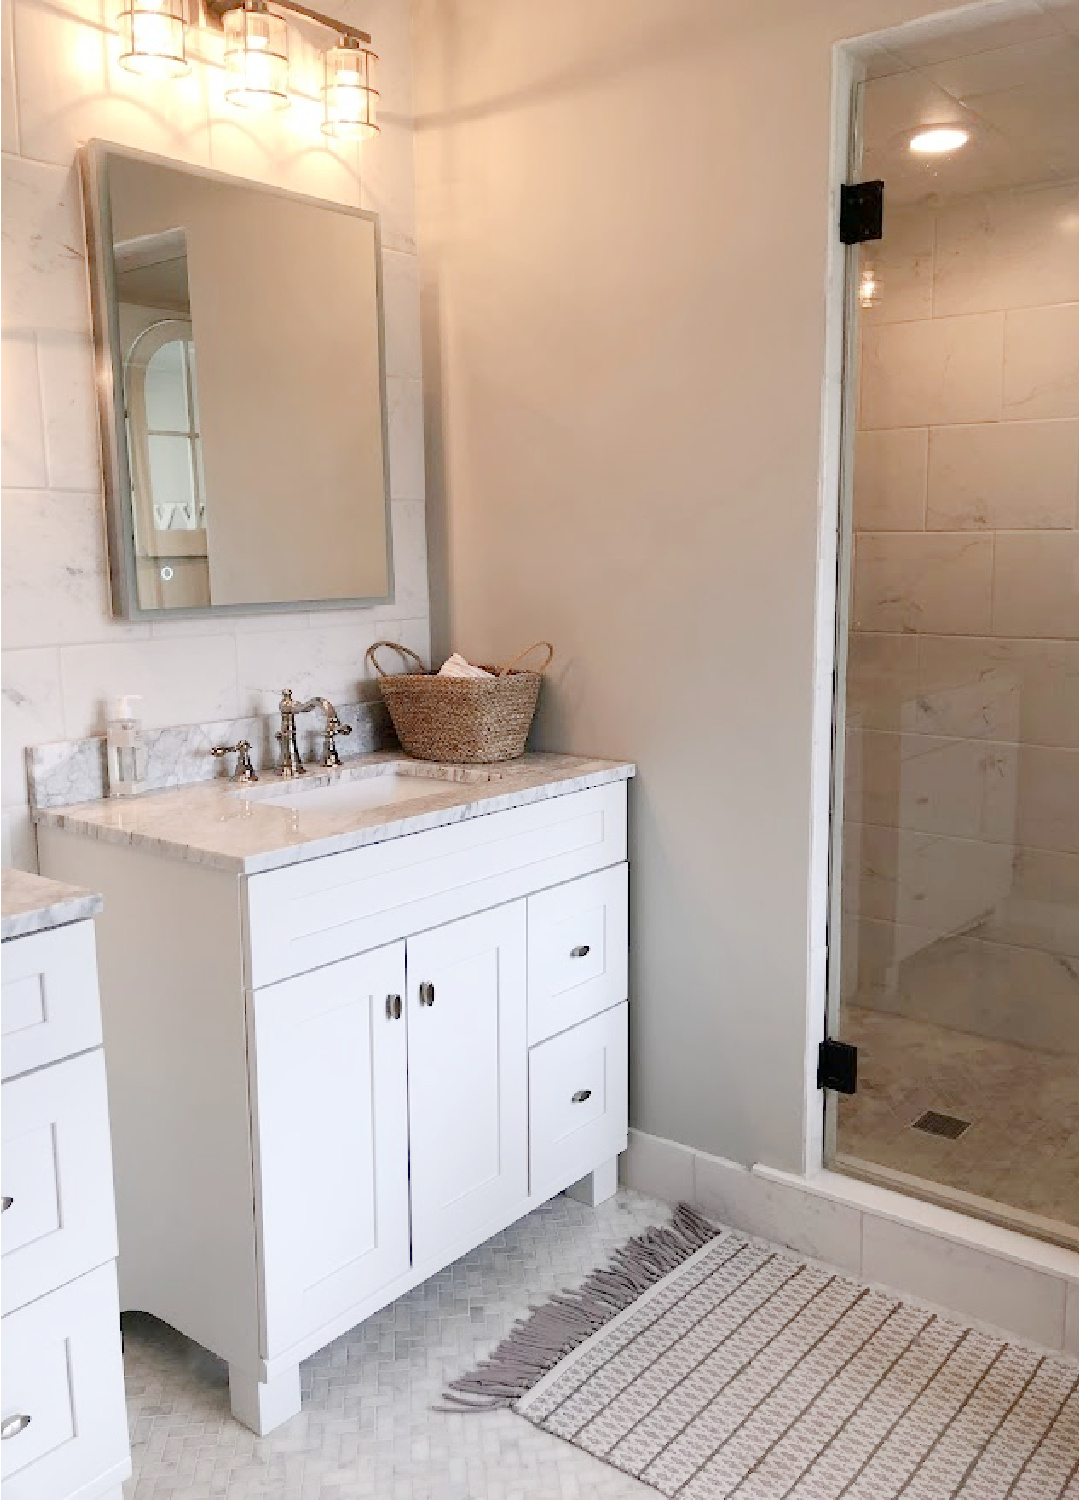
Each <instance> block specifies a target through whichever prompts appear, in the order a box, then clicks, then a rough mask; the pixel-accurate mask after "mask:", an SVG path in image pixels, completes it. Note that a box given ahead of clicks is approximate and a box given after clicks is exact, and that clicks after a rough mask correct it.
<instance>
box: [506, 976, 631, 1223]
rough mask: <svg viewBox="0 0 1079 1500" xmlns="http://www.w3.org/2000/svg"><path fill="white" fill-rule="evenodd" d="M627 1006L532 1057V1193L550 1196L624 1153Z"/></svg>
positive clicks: (595, 1018)
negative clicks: (598, 1164)
mask: <svg viewBox="0 0 1079 1500" xmlns="http://www.w3.org/2000/svg"><path fill="white" fill-rule="evenodd" d="M628 1056H629V1006H628V1005H627V1004H624V1003H623V1004H622V1005H616V1006H615V1007H614V1009H613V1010H608V1011H605V1012H604V1013H603V1014H602V1015H600V1016H593V1018H592V1019H591V1020H590V1021H584V1022H582V1024H581V1025H580V1026H574V1027H573V1029H572V1030H571V1031H564V1032H562V1034H561V1035H560V1036H556V1037H552V1038H551V1040H550V1041H547V1042H541V1043H540V1045H539V1046H538V1047H533V1048H531V1050H530V1051H529V1054H528V1115H529V1168H530V1171H529V1176H530V1183H529V1191H530V1192H531V1194H532V1196H533V1197H534V1198H549V1197H551V1196H552V1194H554V1193H558V1192H561V1190H562V1189H563V1188H565V1187H568V1186H569V1185H570V1183H573V1182H577V1181H578V1180H579V1179H580V1178H582V1177H584V1176H585V1174H586V1173H588V1172H590V1171H591V1170H592V1169H593V1167H595V1166H596V1164H597V1163H598V1162H601V1161H606V1160H607V1159H609V1158H610V1157H612V1156H617V1155H618V1153H619V1152H620V1151H624V1150H625V1149H626V1141H627V1129H628V1124H629V1115H628V1078H627V1064H628Z"/></svg>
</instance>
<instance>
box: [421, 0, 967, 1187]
mask: <svg viewBox="0 0 1079 1500" xmlns="http://www.w3.org/2000/svg"><path fill="white" fill-rule="evenodd" d="M943 8H944V7H943V6H940V5H933V4H931V3H927V0H815V3H813V4H806V3H805V0H753V3H750V0H739V3H735V0H592V3H589V4H588V5H581V4H580V3H579V0H553V3H552V4H550V5H547V6H544V7H543V8H542V10H539V11H538V10H537V9H536V7H535V6H534V5H532V4H526V3H523V0H417V3H416V4H414V17H413V46H414V73H415V107H416V149H417V183H418V201H419V222H420V250H421V267H422V274H423V306H424V357H425V390H426V400H427V409H426V428H427V445H428V503H429V528H430V547H429V550H430V563H431V568H432V575H433V576H432V603H433V610H434V630H435V638H436V642H437V645H438V647H440V648H446V647H448V646H450V645H453V646H454V647H457V648H459V649H460V650H462V651H464V652H466V653H471V654H473V655H474V656H478V657H479V658H480V659H483V660H492V659H495V658H497V657H498V656H499V655H500V654H502V653H508V652H510V651H511V650H513V649H515V648H516V647H517V646H519V645H523V644H525V643H526V642H527V641H529V640H532V639H535V638H536V637H540V636H542V637H548V638H549V639H551V640H552V641H553V642H554V643H555V646H556V649H557V653H558V654H557V658H556V662H555V666H554V668H553V669H552V673H551V678H550V681H549V684H548V687H547V689H546V693H545V700H544V705H543V708H542V712H541V718H540V722H539V731H538V737H539V740H540V742H541V743H542V744H543V745H545V746H549V747H557V748H562V749H572V750H581V751H593V752H596V753H599V754H605V755H625V756H632V757H633V758H634V759H635V760H637V762H638V764H639V767H640V777H639V780H638V782H637V784H636V787H635V790H634V795H633V860H634V864H633V947H634V966H633V975H632V996H633V1001H634V1004H633V1008H632V1014H633V1035H632V1050H633V1062H632V1096H631V1098H632V1103H631V1110H632V1118H633V1123H634V1124H635V1125H637V1126H638V1127H640V1128H641V1129H642V1130H645V1131H647V1132H650V1133H654V1134H657V1135H661V1136H666V1137H671V1138H674V1139H676V1140H680V1141H683V1142H687V1143H690V1144H692V1145H694V1146H697V1147H700V1148H703V1149H705V1150H708V1151H715V1152H719V1153H722V1154H724V1155H726V1156H729V1157H734V1158H738V1159H740V1160H742V1161H746V1162H749V1161H755V1160H763V1161H767V1162H770V1163H774V1164H776V1165H780V1166H785V1167H789V1168H794V1169H798V1168H800V1167H801V1166H802V1163H803V1156H804V1142H805V1138H806V1132H807V1130H809V1131H810V1133H811V1134H812V1131H813V1129H814V1128H815V1122H816V1121H817V1119H818V1118H819V1095H817V1094H816V1093H815V1092H813V1091H810V1090H808V1089H807V1088H806V1087H805V1077H806V1058H807V1050H808V1047H809V1045H810V1042H811V1038H810V1036H809V1032H808V1031H807V1014H808V1013H809V1008H808V1006H807V990H808V986H809V983H810V980H809V972H810V958H811V950H812V952H813V955H814V957H815V959H816V960H817V962H816V965H815V973H816V975H817V989H818V992H819V990H820V972H821V964H820V961H819V960H820V959H821V957H822V954H823V948H822V941H823V934H822V931H821V929H820V927H819V926H818V927H817V929H816V930H811V925H810V916H809V912H810V887H811V869H812V870H814V871H815V872H816V882H817V897H818V923H819V911H820V906H819V897H820V884H821V881H820V876H821V872H822V869H823V865H822V861H821V858H820V808H821V793H822V791H826V784H824V783H822V780H821V775H820V769H821V766H822V765H823V764H824V755H825V752H826V737H825V738H824V739H823V740H822V739H821V737H820V723H821V721H820V718H819V715H818V718H817V721H816V722H817V733H818V748H819V750H820V752H821V753H820V754H818V756H817V757H816V760H814V755H813V731H814V687H815V674H816V673H817V670H818V669H817V663H818V650H817V647H816V645H815V590H816V587H817V566H818V549H821V550H822V552H823V554H824V556H825V557H826V558H827V556H828V554H829V551H830V550H831V547H832V539H833V537H834V524H835V523H834V518H833V512H832V507H833V504H834V495H833V494H831V493H829V494H825V495H824V501H823V503H824V512H823V520H822V512H821V504H822V501H821V498H820V495H819V493H818V490H819V482H818V476H819V473H820V471H821V464H822V443H821V412H822V383H823V377H824V371H825V355H826V343H825V329H826V318H825V309H826V283H827V278H828V256H829V246H830V240H831V235H832V227H831V223H830V219H831V208H830V201H829V153H830V145H831V120H832V62H833V56H832V48H833V44H834V43H835V42H836V41H838V40H839V39H841V38H843V37H848V36H855V35H859V34H863V33H866V32H868V31H870V30H872V29H874V28H880V27H885V26H891V25H895V24H898V23H901V22H903V21H906V20H909V19H911V18H914V17H916V16H918V15H923V14H927V13H930V12H933V11H937V10H942V9H943ZM829 644H830V643H829V630H828V628H827V624H826V625H825V629H824V631H823V632H822V635H821V653H820V656H821V659H826V658H827V656H828V650H829ZM436 654H437V652H436ZM817 702H818V708H819V702H820V699H819V698H818V700H817ZM814 775H816V778H817V779H816V783H815V785H816V796H815V797H814V794H813V787H814V781H813V777H814ZM814 807H816V812H817V823H816V825H815V826H814V823H813V813H814ZM815 841H816V842H815Z"/></svg>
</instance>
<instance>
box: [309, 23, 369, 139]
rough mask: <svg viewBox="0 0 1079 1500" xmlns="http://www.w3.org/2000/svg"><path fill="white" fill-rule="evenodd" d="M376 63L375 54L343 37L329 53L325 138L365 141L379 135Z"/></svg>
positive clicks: (323, 94)
mask: <svg viewBox="0 0 1079 1500" xmlns="http://www.w3.org/2000/svg"><path fill="white" fill-rule="evenodd" d="M377 61H378V59H377V58H376V56H375V54H374V53H373V52H370V51H368V49H367V48H366V47H363V46H361V45H360V43H359V41H357V39H356V38H355V37H351V36H342V38H341V40H340V42H339V43H338V45H337V46H336V47H331V48H330V50H329V51H328V52H327V53H326V84H325V87H324V88H323V91H322V96H323V100H324V102H325V107H326V118H325V119H324V120H323V122H322V129H323V131H324V132H325V133H326V135H335V136H341V137H342V138H344V139H345V140H361V141H362V140H367V139H368V138H369V137H371V136H373V135H377V134H378V125H377V124H376V123H375V105H376V100H377V99H378V90H377V89H376V88H375V87H374V65H375V63H376V62H377Z"/></svg>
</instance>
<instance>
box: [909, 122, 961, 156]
mask: <svg viewBox="0 0 1079 1500" xmlns="http://www.w3.org/2000/svg"><path fill="white" fill-rule="evenodd" d="M969 140H970V131H969V130H965V129H964V128H963V126H962V125H928V126H926V127H925V128H924V129H921V130H916V131H915V133H914V134H913V135H912V136H911V138H910V149H911V150H912V151H913V152H914V154H915V156H947V155H948V153H949V152H950V151H958V150H959V148H960V147H961V146H965V145H966V144H967V142H968V141H969Z"/></svg>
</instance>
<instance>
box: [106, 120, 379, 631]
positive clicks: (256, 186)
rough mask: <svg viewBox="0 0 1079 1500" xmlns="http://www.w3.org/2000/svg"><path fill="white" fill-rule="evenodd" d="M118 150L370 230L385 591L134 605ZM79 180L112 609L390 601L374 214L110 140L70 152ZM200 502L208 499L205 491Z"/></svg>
mask: <svg viewBox="0 0 1079 1500" xmlns="http://www.w3.org/2000/svg"><path fill="white" fill-rule="evenodd" d="M113 156H122V157H125V158H127V159H128V160H131V161H140V162H145V163H147V165H149V166H155V167H168V168H170V169H171V170H172V171H176V172H185V173H187V174H188V175H189V176H192V177H203V178H209V179H211V180H213V181H215V182H222V183H232V184H234V185H235V186H237V187H242V188H244V189H245V190H247V191H249V192H256V193H265V194H269V195H270V196H272V197H275V198H288V199H291V200H293V201H295V202H300V203H308V204H311V205H312V206H313V207H317V208H323V209H327V210H329V211H330V212H332V213H340V214H349V215H351V216H352V217H353V218H357V219H368V220H369V221H370V222H371V223H372V225H373V228H374V236H375V302H376V320H377V324H378V385H379V401H380V404H381V426H382V493H383V505H384V517H385V519H384V525H385V535H386V576H387V583H388V591H387V592H386V593H385V594H378V595H374V596H373V597H371V598H345V599H291V600H281V601H278V602H267V603H262V604H209V605H197V606H192V607H185V608H177V609H145V608H143V607H142V606H141V605H140V604H139V595H138V580H137V574H136V565H137V555H136V546H135V516H134V499H133V492H132V484H131V462H130V453H129V450H128V441H127V422H126V419H125V412H124V373H123V345H122V342H121V339H120V322H119V309H118V305H117V300H116V277H115V267H114V265H113V257H112V243H113V238H112V201H111V198H110V193H109V158H110V157H113ZM78 161H79V177H80V181H81V185H82V200H83V213H84V218H85V221H86V241H87V244H86V249H87V265H88V269H89V275H90V311H91V323H92V328H93V345H94V373H95V383H96V386H97V408H98V425H99V428H100V434H101V467H102V472H103V477H104V482H105V529H106V534H107V538H108V559H107V561H108V571H109V595H110V601H111V605H112V613H113V615H114V616H115V617H117V618H119V619H124V620H148V621H161V620H171V619H177V620H180V619H190V618H192V617H194V618H212V617H214V616H224V615H251V614H278V613H284V612H287V611H293V612H294V611H300V610H307V611H310V610H322V609H348V608H351V607H363V606H368V605H375V604H392V602H393V598H394V570H393V529H392V525H391V519H392V512H391V506H390V445H389V410H388V406H387V401H386V327H385V315H384V301H383V278H382V232H381V225H380V222H379V216H378V214H377V213H374V212H372V211H371V210H369V209H363V208H351V207H349V206H348V205H347V204H343V203H333V202H331V201H329V200H328V199H325V198H314V197H311V196H310V195H309V194H306V193H294V192H291V191H290V190H289V189H287V188H278V187H272V186H270V185H269V184H267V183H262V182H256V181H253V180H251V179H249V178H246V177H235V176H233V175H232V174H231V173H228V172H215V171H212V170H211V169H210V168H208V167H198V166H191V165H189V164H188V163H186V162H177V161H173V160H171V159H170V158H169V157H164V156H155V155H152V154H151V153H150V152H147V151H136V150H133V149H131V148H130V147H127V146H117V145H115V144H114V143H113V142H111V141H101V140H92V141H89V142H88V143H87V144H86V145H85V146H83V147H82V148H81V149H80V150H79V153H78ZM207 502H208V504H212V497H211V496H207Z"/></svg>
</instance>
